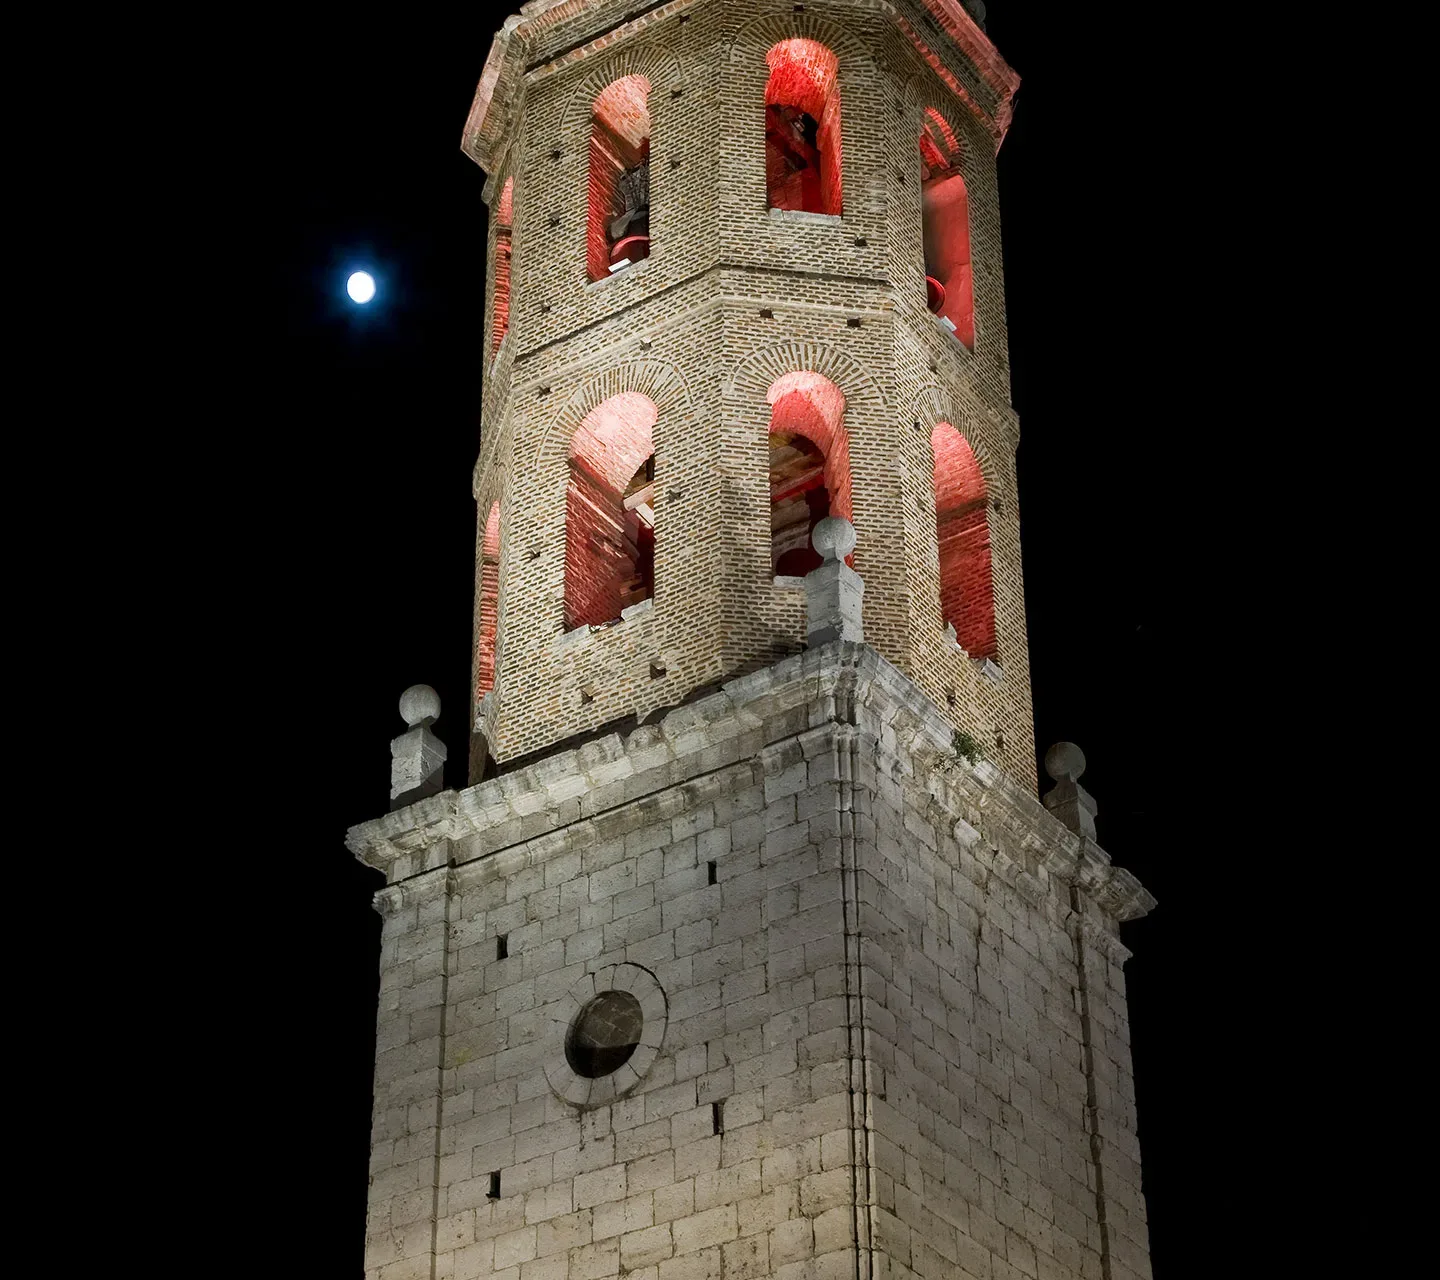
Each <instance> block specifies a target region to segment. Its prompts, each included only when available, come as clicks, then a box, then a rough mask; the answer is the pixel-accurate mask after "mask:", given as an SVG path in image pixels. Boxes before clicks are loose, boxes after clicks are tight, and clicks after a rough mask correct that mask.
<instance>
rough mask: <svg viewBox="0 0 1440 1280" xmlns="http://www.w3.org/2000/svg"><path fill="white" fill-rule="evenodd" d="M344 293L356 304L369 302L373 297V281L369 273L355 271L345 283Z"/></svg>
mask: <svg viewBox="0 0 1440 1280" xmlns="http://www.w3.org/2000/svg"><path fill="white" fill-rule="evenodd" d="M345 292H346V293H348V294H349V295H350V296H351V298H353V299H354V300H355V301H356V302H369V301H370V299H371V298H373V297H374V296H375V281H374V279H372V278H371V276H370V274H369V272H366V271H357V272H356V273H355V274H354V275H353V276H351V277H350V279H349V280H347V281H346V282H345Z"/></svg>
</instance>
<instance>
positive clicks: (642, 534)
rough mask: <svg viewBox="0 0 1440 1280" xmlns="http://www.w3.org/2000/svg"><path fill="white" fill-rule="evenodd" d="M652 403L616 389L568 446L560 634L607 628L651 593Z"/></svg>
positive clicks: (632, 393)
mask: <svg viewBox="0 0 1440 1280" xmlns="http://www.w3.org/2000/svg"><path fill="white" fill-rule="evenodd" d="M655 418H656V410H655V404H654V402H653V401H652V400H650V398H649V397H648V396H643V395H640V394H639V393H638V392H634V391H622V392H621V393H620V394H619V395H614V396H611V397H610V399H608V400H606V401H605V402H604V403H603V404H601V405H597V406H596V407H595V408H594V409H592V410H591V411H590V412H589V413H588V414H587V415H586V417H585V420H584V421H583V422H582V423H581V424H580V426H579V427H578V428H577V429H576V431H575V439H574V440H573V441H572V442H571V445H570V485H569V489H568V491H567V493H566V502H565V628H566V630H569V629H571V628H572V627H578V626H581V625H583V624H586V623H588V624H590V625H591V626H599V625H600V624H601V623H604V622H613V621H614V620H615V619H616V618H618V617H619V616H620V613H621V610H623V609H626V608H628V607H629V606H630V605H633V604H639V603H640V602H641V601H642V600H648V599H650V597H651V596H653V595H654V594H655V453H654V445H653V444H652V442H651V439H652V431H653V428H654V426H655Z"/></svg>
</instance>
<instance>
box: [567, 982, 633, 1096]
mask: <svg viewBox="0 0 1440 1280" xmlns="http://www.w3.org/2000/svg"><path fill="white" fill-rule="evenodd" d="M644 1025H645V1015H644V1014H643V1013H642V1012H641V1011H640V1001H638V1000H637V999H635V997H634V996H632V995H631V994H630V993H629V992H628V991H602V992H601V993H600V994H599V995H598V996H596V997H595V998H594V999H593V1000H592V1001H590V1003H589V1004H587V1005H586V1006H585V1007H584V1008H583V1009H581V1010H580V1016H579V1017H578V1018H576V1019H575V1024H574V1025H573V1026H572V1027H571V1028H570V1031H569V1034H567V1035H566V1037H565V1058H566V1061H568V1062H569V1063H570V1068H571V1070H573V1071H574V1072H575V1074H576V1075H580V1076H584V1077H586V1079H589V1080H595V1079H598V1078H599V1077H600V1076H608V1075H609V1074H610V1073H611V1072H612V1071H614V1070H616V1069H617V1068H619V1067H622V1066H624V1065H625V1063H627V1062H629V1061H630V1055H631V1054H633V1053H634V1052H635V1049H636V1046H638V1045H639V1043H640V1029H641V1028H642V1027H643V1026H644Z"/></svg>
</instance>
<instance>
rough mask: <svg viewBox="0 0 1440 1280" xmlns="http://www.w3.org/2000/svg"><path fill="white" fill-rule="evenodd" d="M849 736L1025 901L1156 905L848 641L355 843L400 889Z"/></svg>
mask: <svg viewBox="0 0 1440 1280" xmlns="http://www.w3.org/2000/svg"><path fill="white" fill-rule="evenodd" d="M837 726H854V728H853V729H850V730H848V731H849V732H855V733H859V734H860V735H861V736H862V737H863V738H865V739H867V740H869V741H870V742H871V743H872V744H873V750H872V751H871V753H870V755H871V758H872V759H873V760H874V761H875V767H876V768H883V769H885V770H887V771H889V772H890V773H891V774H892V775H903V776H905V777H906V778H907V779H908V781H909V783H910V784H911V785H912V786H913V787H914V788H917V789H920V790H923V791H926V792H928V794H929V797H930V799H929V801H928V802H926V803H923V804H922V806H921V807H922V808H924V809H926V810H927V812H926V817H927V819H928V820H929V821H930V822H932V823H933V824H935V825H936V826H938V827H942V828H944V829H946V830H947V831H948V832H949V833H950V834H952V835H953V836H954V837H955V838H956V839H957V840H958V841H959V843H960V844H961V845H962V846H964V847H966V848H967V849H970V850H971V851H972V852H974V853H975V854H976V856H977V857H979V858H981V860H982V861H984V862H985V863H986V864H987V865H988V866H989V867H990V868H991V869H992V870H993V871H994V873H995V874H997V875H999V876H1000V877H1001V878H1002V879H1004V880H1005V881H1006V882H1007V883H1009V884H1011V885H1012V887H1014V888H1015V890H1016V892H1018V893H1019V894H1021V896H1022V897H1025V898H1026V899H1027V900H1028V901H1031V902H1032V903H1036V904H1039V903H1042V902H1048V904H1049V907H1048V909H1049V910H1051V911H1053V912H1055V913H1057V915H1066V914H1067V913H1068V912H1069V910H1070V905H1069V888H1070V886H1072V885H1074V886H1077V887H1079V888H1080V889H1081V890H1082V891H1083V893H1084V894H1085V896H1086V899H1087V900H1088V901H1089V902H1091V903H1093V904H1094V906H1095V907H1096V908H1098V909H1099V910H1100V911H1101V912H1102V913H1103V914H1104V916H1105V918H1106V919H1108V920H1109V921H1111V922H1118V921H1121V920H1133V919H1135V918H1137V917H1138V916H1142V915H1144V914H1145V913H1146V912H1147V911H1149V910H1150V909H1151V908H1152V907H1153V906H1154V905H1155V899H1154V898H1153V897H1151V895H1150V894H1149V893H1148V892H1146V890H1145V889H1144V888H1143V886H1141V885H1140V883H1139V882H1138V881H1137V880H1136V879H1135V877H1134V876H1132V875H1131V874H1130V873H1129V872H1127V871H1124V870H1123V869H1121V868H1118V867H1114V866H1112V865H1111V862H1110V858H1109V856H1108V855H1107V854H1106V853H1105V851H1104V850H1103V849H1101V848H1100V847H1099V845H1097V844H1095V842H1094V841H1091V840H1085V839H1082V838H1081V837H1079V836H1077V835H1075V834H1074V833H1073V832H1071V831H1069V830H1068V829H1067V828H1066V827H1064V826H1063V825H1062V824H1061V823H1060V822H1059V820H1058V819H1056V818H1055V817H1054V816H1053V815H1052V814H1051V813H1050V812H1049V811H1048V810H1047V809H1046V808H1045V807H1044V805H1042V804H1041V803H1040V801H1039V800H1038V799H1037V798H1036V797H1035V796H1034V795H1032V794H1031V793H1030V791H1029V790H1028V789H1027V788H1025V787H1024V786H1022V785H1021V784H1020V783H1018V782H1016V781H1015V780H1014V779H1013V778H1011V777H1009V776H1008V775H1007V774H1005V773H1004V772H1002V771H1001V770H1000V769H998V768H997V767H996V766H995V765H993V764H991V763H990V762H988V761H985V760H981V761H980V762H979V763H977V764H974V765H970V764H967V763H966V762H964V761H963V760H960V759H959V758H958V757H957V756H956V755H955V752H954V750H953V747H952V737H953V733H954V730H953V728H952V726H951V725H950V724H949V723H948V722H947V721H946V720H945V719H944V717H943V716H942V715H941V713H940V710H939V708H938V707H936V706H935V705H934V703H932V702H931V701H930V700H929V698H928V697H927V696H926V695H925V694H924V693H923V692H922V691H921V690H920V689H919V687H918V686H916V685H915V684H914V683H912V682H911V681H910V679H909V678H908V677H907V676H905V675H904V674H903V673H902V672H901V671H899V670H898V669H897V668H895V667H893V666H892V665H891V664H890V663H888V662H886V661H885V660H884V659H883V658H882V657H880V655H879V654H878V653H877V652H876V651H875V650H874V649H872V648H870V647H869V646H868V645H864V644H853V643H849V642H844V641H836V642H834V643H832V644H828V645H825V646H823V647H821V648H818V649H811V650H807V651H806V652H804V653H801V654H797V655H796V656H794V657H792V658H787V659H785V660H784V661H782V662H779V663H776V664H775V665H774V666H770V667H766V668H764V669H763V670H760V671H756V672H753V673H751V674H749V675H746V676H741V677H739V678H738V679H735V680H732V681H730V682H729V683H727V684H725V685H724V686H723V687H722V688H720V689H719V690H718V691H717V692H715V693H712V694H708V695H706V696H704V697H701V698H699V699H697V700H696V701H694V702H691V703H688V704H686V705H684V706H680V707H677V708H675V709H674V710H673V711H670V712H669V713H668V714H666V715H665V716H663V717H662V718H661V719H660V720H659V721H658V722H657V723H655V724H649V725H642V726H641V727H640V728H638V729H635V730H634V731H632V732H631V733H630V734H629V735H627V736H625V737H624V738H622V737H621V736H620V735H619V734H609V735H607V736H605V737H602V738H598V739H595V740H593V741H591V742H587V743H585V744H584V745H583V746H580V747H575V748H571V749H567V750H561V751H557V752H555V754H553V755H551V756H547V757H546V758H545V759H543V760H540V761H538V762H536V763H535V764H532V765H529V766H526V767H525V768H523V769H517V770H515V771H514V772H511V773H506V774H502V775H501V776H500V777H498V778H494V779H491V780H490V781H488V782H482V783H480V784H478V785H476V786H473V787H467V788H466V789H465V790H463V791H443V792H441V793H439V794H438V795H434V796H430V797H427V798H426V799H424V800H420V801H417V802H416V803H415V804H412V805H409V806H407V807H406V808H403V809H398V810H396V811H395V812H393V813H389V814H386V815H385V816H383V817H381V818H377V819H375V820H373V821H371V822H365V823H361V824H359V825H358V826H355V827H352V828H351V829H350V831H349V832H348V833H347V835H346V840H345V843H346V847H347V848H348V849H349V850H350V851H351V852H352V853H353V854H354V855H355V856H356V857H357V858H359V859H360V860H361V861H362V862H364V863H366V864H367V865H369V866H372V867H375V868H377V869H378V870H380V871H383V872H384V873H385V874H386V876H387V878H388V880H389V881H390V882H391V884H395V883H396V882H398V881H402V880H405V879H408V878H410V877H412V876H416V875H420V874H422V873H424V872H427V871H435V870H438V869H440V868H442V867H446V866H449V865H452V864H457V863H470V862H473V861H474V860H476V859H478V858H484V857H487V856H488V855H491V854H495V853H500V852H502V851H512V850H514V851H521V850H522V847H525V848H529V849H530V850H531V851H532V852H543V851H544V850H547V849H557V848H560V847H562V846H568V845H569V844H570V843H571V842H572V841H573V840H581V841H584V840H590V839H605V838H608V835H609V834H611V833H613V829H614V828H615V827H616V826H617V825H618V826H622V827H623V826H624V825H625V824H626V823H627V822H628V821H629V818H628V817H627V816H626V815H629V814H638V815H639V816H640V817H644V816H645V815H644V810H646V809H647V808H649V809H653V808H655V807H656V806H659V807H660V808H662V809H663V808H666V807H667V806H670V805H675V806H679V807H681V808H683V807H684V806H685V805H686V804H688V803H690V802H691V801H692V800H697V799H698V795H699V793H705V792H711V791H717V792H718V791H724V790H727V789H729V788H730V787H731V786H734V785H745V784H747V783H748V781H749V780H750V779H751V778H753V776H754V770H755V769H756V768H759V769H760V770H761V771H762V772H763V771H764V769H765V767H766V766H765V757H766V756H768V755H770V754H771V753H772V752H773V751H774V750H775V749H776V748H777V746H778V745H779V744H782V743H785V742H798V741H802V740H804V739H806V738H807V737H809V736H812V735H813V733H814V732H816V731H823V732H833V731H834V729H835V728H836V727H837ZM757 762H758V763H757ZM1114 928H1115V926H1114V924H1113V923H1112V925H1111V927H1110V929H1109V932H1110V933H1111V934H1113V933H1114ZM1112 940H1113V941H1115V945H1116V946H1117V947H1118V940H1115V939H1112Z"/></svg>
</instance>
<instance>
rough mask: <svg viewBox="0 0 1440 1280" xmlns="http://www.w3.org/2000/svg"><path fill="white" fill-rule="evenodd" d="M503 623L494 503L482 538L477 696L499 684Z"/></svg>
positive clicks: (496, 507) (497, 508)
mask: <svg viewBox="0 0 1440 1280" xmlns="http://www.w3.org/2000/svg"><path fill="white" fill-rule="evenodd" d="M499 625H500V504H499V503H498V502H492V503H491V504H490V514H489V515H488V516H486V518H485V533H484V536H483V537H482V538H481V540H480V630H479V634H478V635H477V637H476V641H475V695H476V697H481V696H483V695H484V694H486V693H489V692H490V690H491V689H493V688H494V687H495V633H496V631H497V630H498V629H499Z"/></svg>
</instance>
